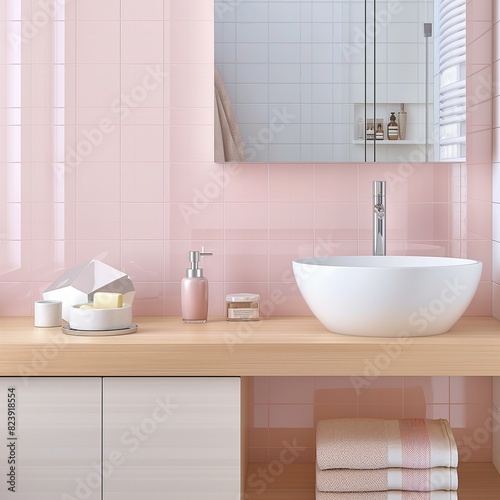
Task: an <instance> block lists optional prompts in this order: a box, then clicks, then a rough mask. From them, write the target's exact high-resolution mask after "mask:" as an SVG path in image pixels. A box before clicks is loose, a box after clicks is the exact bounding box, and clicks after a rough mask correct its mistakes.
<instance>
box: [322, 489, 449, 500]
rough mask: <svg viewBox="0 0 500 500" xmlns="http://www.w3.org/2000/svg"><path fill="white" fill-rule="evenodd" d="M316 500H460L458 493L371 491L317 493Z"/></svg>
mask: <svg viewBox="0 0 500 500" xmlns="http://www.w3.org/2000/svg"><path fill="white" fill-rule="evenodd" d="M316 500H458V493H457V492H456V491H430V492H425V493H423V492H421V491H369V492H365V493H325V492H323V491H317V492H316Z"/></svg>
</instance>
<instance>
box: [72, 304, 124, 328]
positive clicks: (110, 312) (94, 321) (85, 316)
mask: <svg viewBox="0 0 500 500" xmlns="http://www.w3.org/2000/svg"><path fill="white" fill-rule="evenodd" d="M82 305H86V304H76V305H74V306H72V307H71V309H70V313H69V327H70V328H71V329H72V330H83V331H100V330H120V329H124V328H129V327H130V325H131V324H132V305H131V304H123V307H116V308H112V309H93V308H83V307H80V306H82Z"/></svg>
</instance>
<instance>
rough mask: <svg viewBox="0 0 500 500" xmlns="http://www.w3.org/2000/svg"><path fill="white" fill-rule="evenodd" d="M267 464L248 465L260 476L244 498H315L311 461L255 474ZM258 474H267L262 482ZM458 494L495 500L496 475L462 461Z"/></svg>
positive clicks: (467, 499)
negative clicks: (267, 479) (274, 471)
mask: <svg viewBox="0 0 500 500" xmlns="http://www.w3.org/2000/svg"><path fill="white" fill-rule="evenodd" d="M268 467H269V465H268V464H262V463H259V464H255V463H250V464H248V477H251V476H252V474H255V478H258V477H261V479H260V482H259V483H258V486H257V481H256V480H255V481H254V483H255V484H256V487H254V488H251V487H247V490H246V492H245V500H315V469H314V464H290V465H284V466H283V470H282V473H281V474H278V475H276V477H272V476H270V474H267V476H265V475H263V476H259V475H258V473H259V470H264V471H267V470H268ZM262 477H271V478H272V479H273V481H272V482H271V481H269V482H267V483H266V482H265V481H264V480H263V479H262ZM458 483H459V486H458V495H459V498H460V500H498V499H499V498H500V475H499V474H498V472H497V471H496V469H495V467H494V466H493V464H491V463H463V464H460V465H459V467H458Z"/></svg>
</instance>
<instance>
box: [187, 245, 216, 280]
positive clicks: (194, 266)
mask: <svg viewBox="0 0 500 500" xmlns="http://www.w3.org/2000/svg"><path fill="white" fill-rule="evenodd" d="M204 255H212V252H204V251H203V250H202V251H201V252H199V251H198V250H192V251H190V252H189V262H190V265H191V267H190V268H188V269H186V277H187V278H203V269H201V268H200V267H199V264H200V257H202V256H204Z"/></svg>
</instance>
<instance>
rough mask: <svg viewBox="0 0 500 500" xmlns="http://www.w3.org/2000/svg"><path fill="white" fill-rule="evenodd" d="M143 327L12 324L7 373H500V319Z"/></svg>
mask: <svg viewBox="0 0 500 500" xmlns="http://www.w3.org/2000/svg"><path fill="white" fill-rule="evenodd" d="M133 321H134V322H135V323H137V325H138V329H137V332H136V333H132V334H129V335H116V336H98V337H92V336H72V335H66V334H64V333H63V332H62V329H61V328H60V327H57V328H35V327H34V326H33V318H32V317H2V318H0V376H18V375H23V373H22V372H20V370H21V369H22V370H24V371H25V373H24V374H26V375H33V376H273V375H278V376H293V375H308V376H320V375H329V376H335V375H339V376H346V375H347V376H352V375H358V376H366V375H367V374H371V375H373V374H378V375H386V376H417V375H422V376H432V375H444V376H452V375H462V376H500V321H498V320H496V319H494V318H492V317H490V316H478V317H470V316H469V317H467V316H464V317H462V318H461V319H460V320H459V321H458V322H457V323H456V324H455V325H454V326H453V328H452V329H451V330H450V331H449V332H447V333H443V334H441V335H436V336H427V337H412V338H408V337H404V336H401V337H396V338H390V337H383V336H381V337H352V336H347V335H339V334H336V333H331V332H329V331H328V330H326V328H325V327H324V326H323V325H321V323H320V322H319V321H318V320H317V319H316V318H314V317H287V318H274V317H273V318H269V319H263V320H261V321H253V322H241V323H240V322H228V321H225V320H224V318H209V321H208V322H207V323H205V324H184V323H183V322H182V320H181V319H180V318H178V317H137V318H134V319H133ZM381 335H383V332H381Z"/></svg>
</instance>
